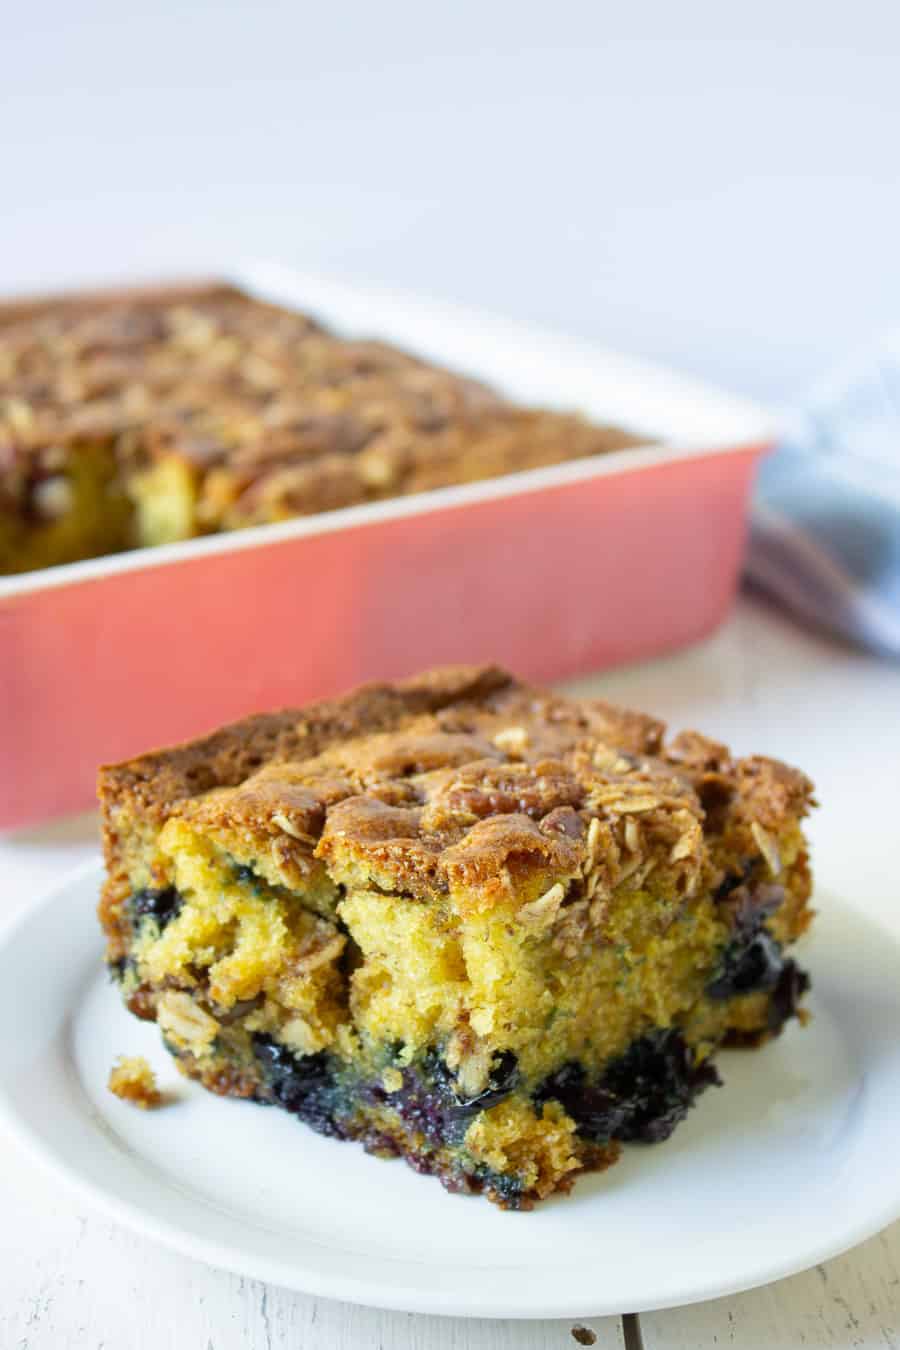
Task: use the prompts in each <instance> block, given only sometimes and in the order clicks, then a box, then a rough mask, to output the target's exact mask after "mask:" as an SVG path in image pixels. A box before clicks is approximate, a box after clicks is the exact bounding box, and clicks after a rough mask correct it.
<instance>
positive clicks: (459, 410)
mask: <svg viewBox="0 0 900 1350" xmlns="http://www.w3.org/2000/svg"><path fill="white" fill-rule="evenodd" d="M638 439H639V438H637V437H635V436H630V435H628V434H626V433H625V432H622V431H618V430H616V429H615V428H611V427H602V426H596V425H592V424H591V423H589V422H587V421H585V420H584V419H582V418H580V417H577V416H572V415H566V414H562V413H557V412H545V411H541V410H534V409H527V408H520V407H516V406H515V405H514V404H512V403H510V402H508V401H507V400H506V399H504V398H502V397H501V396H500V395H499V394H498V393H496V392H494V391H493V390H491V389H488V388H487V387H486V386H485V385H483V384H481V383H479V382H477V381H476V380H473V379H468V378H465V377H463V376H461V375H457V374H454V373H453V372H451V371H448V370H444V369H442V368H440V367H438V366H435V365H432V364H430V363H428V362H425V361H422V360H418V359H417V358H416V357H414V356H411V355H409V354H407V353H406V352H403V351H399V350H398V349H397V348H395V347H391V346H388V345H387V344H385V343H380V342H371V341H357V340H349V339H347V338H344V337H340V336H338V335H336V334H334V333H332V332H330V331H329V330H328V329H326V328H324V327H323V326H322V325H321V324H320V323H318V322H316V321H315V320H314V319H312V318H310V317H309V316H307V315H304V314H299V313H296V312H295V311H292V310H285V309H281V308H279V307H278V306H276V305H269V304H264V303H263V302H262V301H259V300H255V299H253V298H252V297H250V296H248V295H245V294H243V293H242V292H240V291H238V290H235V289H234V288H232V287H228V286H212V287H208V288H206V289H203V288H182V289H181V290H173V289H170V290H168V291H164V290H157V291H155V292H148V293H144V294H142V295H134V294H132V295H130V296H129V295H125V294H121V293H120V294H118V295H117V294H115V293H110V294H108V295H106V296H103V295H100V296H94V297H92V298H91V297H81V298H79V297H77V296H76V297H72V298H69V299H65V298H63V299H60V300H56V301H53V300H49V301H46V302H43V303H36V304H27V303H26V304H14V305H7V306H2V307H0V574H2V573H5V572H23V571H28V570H30V569H33V568H39V567H48V566H51V565H53V564H57V563H64V562H71V561H74V560H77V559H79V558H88V557H94V556H97V555H100V554H104V553H114V552H119V551H121V550H123V549H128V548H135V547H140V546H144V545H151V544H164V543H172V542H175V541H177V540H181V539H190V538H193V537H194V536H195V535H203V534H212V533H217V532H219V531H223V530H235V529H240V528H242V527H244V526H249V525H264V524H268V523H270V522H272V521H280V520H287V519H289V518H291V517H292V516H298V515H309V514H312V513H316V512H320V511H330V510H334V509H336V508H338V507H343V506H353V505H357V504H360V503H363V502H368V501H375V500H379V499H381V498H385V497H396V496H403V495H406V494H408V493H412V492H421V491H424V490H426V489H428V488H436V487H443V486H445V485H446V484H450V483H466V482H471V481H474V480H476V479H481V478H491V477H494V476H496V475H498V474H505V473H512V472H514V471H516V470H520V469H528V468H532V467H535V466H538V465H545V464H557V463H560V462H561V461H563V460H569V459H578V458H581V457H584V456H589V455H598V454H605V453H606V452H607V451H610V450H616V449H620V448H622V447H624V446H628V445H635V444H637V443H638Z"/></svg>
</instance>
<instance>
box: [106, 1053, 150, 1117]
mask: <svg viewBox="0 0 900 1350" xmlns="http://www.w3.org/2000/svg"><path fill="white" fill-rule="evenodd" d="M107 1087H108V1088H109V1090H110V1092H112V1093H114V1094H115V1096H116V1097H121V1099H122V1101H123V1102H131V1103H132V1105H134V1106H139V1107H140V1108H141V1110H142V1111H151V1110H153V1109H154V1108H155V1107H157V1106H161V1105H162V1100H163V1099H162V1093H161V1092H160V1091H159V1089H158V1088H157V1086H156V1075H155V1074H154V1072H153V1070H152V1069H151V1068H150V1065H149V1064H148V1063H147V1061H146V1060H145V1059H144V1057H143V1055H134V1056H131V1057H129V1056H127V1055H120V1056H119V1058H118V1059H117V1060H116V1062H115V1064H114V1065H113V1066H112V1069H111V1070H110V1073H109V1082H108V1083H107Z"/></svg>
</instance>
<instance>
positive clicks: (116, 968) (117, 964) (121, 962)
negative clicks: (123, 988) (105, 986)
mask: <svg viewBox="0 0 900 1350" xmlns="http://www.w3.org/2000/svg"><path fill="white" fill-rule="evenodd" d="M133 966H134V961H133V959H132V958H131V957H130V956H119V957H117V959H116V960H115V961H107V963H106V969H107V970H108V971H109V977H110V979H111V980H115V981H116V982H117V983H118V984H121V983H122V981H123V980H124V978H125V976H126V975H127V974H128V972H129V970H131V969H132V967H133Z"/></svg>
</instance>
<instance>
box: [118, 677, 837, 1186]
mask: <svg viewBox="0 0 900 1350" xmlns="http://www.w3.org/2000/svg"><path fill="white" fill-rule="evenodd" d="M663 732H664V728H663V727H662V725H661V724H660V723H659V722H657V721H655V720H654V719H652V718H650V717H645V716H642V715H641V714H638V713H631V712H625V711H623V710H620V709H617V708H613V707H610V706H609V705H607V704H605V703H602V702H599V701H596V700H583V701H575V700H572V699H567V698H562V697H559V696H557V695H555V694H553V693H550V692H548V691H546V690H542V689H536V688H533V687H530V686H528V685H525V684H522V683H520V682H519V681H517V680H515V679H514V678H513V677H512V676H510V675H508V674H506V673H504V672H503V671H501V670H496V669H491V668H487V669H465V668H454V669H446V670H437V671H433V672H430V673H428V674H425V675H422V676H420V677H418V678H416V679H412V680H409V681H406V682H404V683H401V684H397V685H390V686H384V685H373V686H369V687H366V688H363V689H361V690H359V691H357V692H356V693H353V694H350V695H349V696H348V697H346V698H343V699H339V700H336V701H334V702H327V703H318V704H315V705H312V706H310V707H307V708H303V709H298V710H291V711H285V712H279V713H271V714H262V715H260V716H256V717H250V718H248V719H246V720H245V721H243V722H239V723H237V724H235V725H234V726H230V727H225V728H224V729H222V730H220V731H217V732H215V733H214V734H212V735H211V736H208V737H205V738H204V739H201V740H198V741H195V742H193V743H191V744H189V745H184V746H180V747H176V748H175V749H171V750H163V751H159V752H156V753H152V754H148V755H145V756H142V757H140V758H138V759H135V760H132V761H131V762H129V763H126V764H120V765H116V766H112V767H108V768H105V769H103V770H102V771H101V775H100V796H101V801H102V804H103V812H104V820H105V846H106V862H107V868H108V879H107V882H106V885H105V888H104V892H103V897H102V900H101V904H100V917H101V920H102V923H103V926H104V929H105V931H106V934H107V937H108V940H109V945H108V957H107V959H108V962H109V966H110V969H111V971H112V972H113V974H114V976H115V978H116V980H117V981H118V983H119V985H120V986H121V990H122V994H123V997H124V999H125V1002H126V1004H127V1006H128V1007H129V1008H130V1009H131V1011H132V1012H134V1013H135V1014H136V1015H137V1016H138V1017H141V1018H147V1019H151V1020H153V1019H155V1020H156V1021H157V1022H158V1024H159V1026H160V1029H161V1031H162V1035H163V1038H164V1040H165V1042H166V1045H167V1046H168V1048H169V1049H170V1051H171V1052H172V1054H173V1055H174V1056H176V1058H177V1060H178V1063H179V1065H180V1067H181V1068H182V1069H183V1070H184V1072H185V1073H187V1074H189V1075H190V1076H191V1077H193V1078H196V1079H198V1080H199V1081H200V1082H201V1083H203V1084H204V1086H206V1087H207V1088H210V1089H211V1090H212V1091H214V1092H218V1093H222V1094H223V1095H226V1096H236V1097H245V1098H251V1099H253V1100H255V1101H258V1102H265V1103H271V1104H276V1105H280V1106H283V1107H284V1108H285V1109H287V1110H288V1111H291V1112H293V1113H294V1114H295V1115H297V1116H299V1117H300V1119H301V1120H303V1121H305V1122H306V1123H307V1124H309V1125H311V1126H312V1127H313V1129H316V1130H318V1131H320V1132H322V1133H324V1134H328V1135H332V1136H335V1137H336V1138H339V1139H357V1140H359V1141H360V1142H361V1143H362V1144H363V1145H364V1146H365V1147H366V1148H367V1149H369V1150H370V1151H372V1152H375V1153H379V1154H385V1155H400V1156H402V1157H405V1158H406V1159H407V1161H408V1162H409V1163H410V1164H411V1165H412V1166H413V1167H415V1168H416V1169H417V1170H419V1171H422V1172H429V1173H433V1174H435V1175H437V1176H438V1177H439V1178H440V1179H441V1181H442V1182H443V1183H444V1185H445V1186H446V1187H447V1188H448V1189H450V1190H461V1191H481V1192H483V1193H485V1194H486V1195H488V1196H489V1197H490V1198H491V1199H492V1200H495V1201H496V1202H498V1203H499V1204H501V1205H504V1206H507V1207H510V1208H529V1207H530V1206H531V1205H532V1203H533V1202H534V1201H535V1200H537V1199H539V1198H543V1197H545V1196H547V1195H549V1194H551V1193H552V1192H553V1191H557V1190H568V1189H569V1187H570V1186H571V1185H572V1183H573V1181H574V1179H575V1177H576V1176H577V1175H578V1173H579V1172H581V1171H584V1170H586V1169H595V1168H599V1167H605V1166H607V1165H608V1164H609V1163H611V1162H613V1161H614V1160H615V1158H616V1157H617V1155H618V1152H619V1149H620V1146H621V1143H623V1142H628V1141H632V1140H636V1141H642V1142H655V1141H657V1140H661V1139H665V1138H666V1137H667V1136H668V1135H669V1134H670V1133H671V1131H672V1130H673V1129H674V1127H675V1125H676V1124H677V1123H678V1122H679V1121H680V1120H681V1119H682V1118H683V1117H684V1115H685V1113H686V1112H687V1111H688V1109H689V1107H690V1106H691V1104H692V1103H693V1101H694V1099H695V1098H696V1097H697V1095H698V1093H700V1092H702V1091H703V1090H704V1089H705V1088H706V1087H708V1086H710V1085H712V1084H716V1083H718V1081H719V1079H718V1075H717V1073H716V1070H715V1067H714V1065H713V1059H712V1057H713V1055H714V1053H715V1051H716V1050H717V1048H718V1047H719V1046H720V1045H723V1044H726V1043H728V1044H731V1043H739V1044H745V1045H758V1044H760V1043H762V1042H763V1041H765V1040H766V1039H767V1038H768V1037H770V1036H772V1035H775V1034H777V1033H778V1032H779V1031H780V1030H781V1028H782V1026H783V1025H784V1023H785V1021H786V1020H787V1019H788V1018H790V1017H792V1016H794V1015H795V1014H797V1012H798V1001H799V999H800V997H801V995H802V994H803V993H804V992H805V990H806V988H807V986H808V979H807V977H806V975H805V974H804V973H803V972H802V971H801V970H800V968H799V967H798V966H797V965H796V964H795V962H794V960H793V959H792V958H791V957H789V956H788V955H787V954H786V953H787V948H788V946H789V944H790V943H792V942H793V941H794V939H795V938H797V937H798V936H799V935H800V934H801V933H802V932H803V931H804V929H805V928H806V927H807V925H808V923H809V921H810V917H811V912H810V910H809V909H808V907H807V901H808V898H809V893H810V878H809V871H808V867H807V853H806V846H805V843H804V839H803V835H802V833H801V829H800V822H801V819H802V817H803V816H804V814H805V813H806V811H807V809H808V807H809V806H810V804H811V785H810V783H809V782H808V780H807V779H806V778H805V777H804V776H803V774H801V773H799V772H798V771H797V770H795V769H791V768H788V767H787V766H785V765H783V764H780V763H778V762H776V761H774V760H769V759H763V758H759V757H752V758H749V759H733V758H732V757H731V755H730V754H729V752H728V750H727V749H726V748H725V746H723V745H719V744H716V743H715V742H713V741H709V740H706V739H705V738H704V737H702V736H700V735H697V734H696V733H693V732H691V733H686V734H682V735H680V736H677V737H675V738H674V739H673V740H669V741H666V740H665V739H664V735H663ZM763 1071H764V1070H763V1067H762V1066H761V1067H760V1072H763ZM302 1146H303V1144H302V1139H300V1138H298V1147H302Z"/></svg>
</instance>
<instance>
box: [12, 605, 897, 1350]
mask: <svg viewBox="0 0 900 1350" xmlns="http://www.w3.org/2000/svg"><path fill="white" fill-rule="evenodd" d="M577 688H578V689H579V690H580V691H582V692H602V693H603V694H604V695H606V696H609V697H613V698H617V699H620V700H621V701H623V702H628V701H630V702H631V703H633V704H634V705H636V706H638V707H642V706H643V707H646V708H648V709H650V710H652V711H654V712H659V713H661V714H663V715H665V716H667V717H668V718H669V719H670V721H671V722H672V723H673V724H676V725H692V724H693V725H699V726H700V727H702V729H703V730H705V731H707V732H708V733H709V734H711V735H713V736H717V737H720V738H722V739H726V740H730V741H731V742H732V743H733V745H734V746H735V747H736V748H737V749H738V750H741V751H751V750H752V751H768V752H771V753H775V754H778V755H780V756H782V757H783V758H786V759H793V760H795V761H796V762H797V763H799V764H801V765H802V766H803V767H804V768H805V769H807V770H808V771H809V772H810V773H811V774H812V775H813V777H814V778H815V779H816V782H817V784H818V787H819V793H820V798H821V801H822V803H823V808H822V810H821V812H820V813H819V814H818V816H817V817H816V819H815V821H814V822H813V825H812V834H813V840H814V847H815V850H816V860H817V865H818V869H819V872H820V874H821V875H822V876H826V875H827V878H828V883H829V886H830V887H831V888H832V889H835V890H838V889H840V891H841V893H842V894H843V895H845V896H847V897H848V898H849V899H851V900H852V901H853V903H855V904H857V905H859V906H860V907H861V908H869V909H870V910H871V909H872V908H873V907H874V906H876V905H877V903H878V902H877V900H876V898H875V897H877V895H878V893H879V888H878V887H877V886H875V885H873V886H871V887H869V886H868V884H867V881H868V879H869V878H875V879H877V878H878V877H879V876H880V877H881V878H882V879H883V878H884V876H885V875H889V876H890V875H893V874H894V873H895V872H896V870H897V853H896V849H897V842H896V841H897V834H898V829H900V825H898V823H897V821H896V811H897V804H898V801H900V793H898V788H897V784H898V765H900V666H896V665H894V666H891V665H887V664H885V663H879V662H877V661H875V660H873V659H871V658H869V657H867V656H864V655H861V654H860V653H857V652H854V651H850V650H848V649H846V648H843V647H840V646H837V645H834V644H830V643H828V642H826V641H823V640H822V639H820V638H817V637H813V636H810V635H807V634H804V633H802V632H801V631H800V630H798V629H796V628H793V627H791V626H789V625H788V624H787V623H786V622H785V621H784V620H783V619H781V618H780V617H778V616H776V615H774V614H772V613H771V612H770V611H769V610H767V609H766V608H765V607H763V606H762V605H761V604H760V603H759V602H757V601H753V600H748V599H744V600H742V602H741V604H740V606H739V608H738V610H737V612H736V614H735V615H734V617H733V618H732V619H731V621H730V622H729V623H728V624H727V625H726V627H725V628H724V629H723V630H722V631H720V632H719V633H718V634H717V635H716V636H715V637H714V638H712V639H711V640H710V641H708V642H706V643H704V644H703V645H702V646H699V647H696V648H694V649H693V650H691V651H689V652H685V653H681V654H679V655H677V656H674V657H670V658H668V659H666V660H662V661H657V662H653V663H651V664H648V665H646V666H643V667H641V668H639V669H635V670H630V671H620V672H615V673H614V674H611V675H606V676H601V677H597V678H595V679H591V680H584V681H581V682H579V684H578V686H577ZM49 771H50V772H52V766H50V769H49ZM95 829H96V823H95V821H94V819H93V818H92V817H82V818H80V819H78V820H72V821H65V822H61V823H58V824H55V825H53V826H49V827H46V828H43V829H40V830H34V831H29V832H24V833H19V834H17V835H16V836H14V837H12V838H6V839H0V917H5V916H6V915H7V914H10V913H12V912H13V911H14V910H15V909H16V908H17V907H18V906H20V905H22V904H24V903H26V902H27V901H28V900H29V899H30V898H31V897H32V896H33V895H35V894H36V893H37V892H39V891H40V890H41V889H43V888H45V887H47V886H49V885H51V884H53V883H54V882H55V881H56V880H57V879H58V878H59V877H60V876H62V875H63V874H64V873H65V872H66V870H67V869H68V868H70V867H71V866H73V865H74V864H75V863H77V862H80V861H81V860H82V859H83V858H85V857H87V856H89V855H90V854H91V852H92V851H93V850H94V848H95V847H96V845H95ZM888 889H889V888H888ZM884 890H885V887H884V885H883V880H882V886H881V892H882V893H883V892H884ZM870 892H871V893H870ZM882 903H883V902H882ZM879 917H880V918H882V919H886V920H888V921H889V922H891V923H893V924H896V925H897V926H898V928H900V905H897V906H896V909H895V912H893V913H891V914H886V913H884V912H881V913H879ZM898 978H900V972H898ZM4 1034H7V1035H8V1034H14V1031H12V1030H11V1029H9V1028H5V1029H4ZM898 1128H900V1122H898ZM897 1165H900V1164H898V1163H897V1160H896V1159H886V1160H885V1166H897ZM622 1311H623V1312H627V1311H628V1309H623V1310H622ZM575 1325H583V1326H585V1327H586V1329H587V1333H593V1334H594V1335H595V1337H596V1340H595V1341H594V1342H593V1343H594V1344H595V1345H596V1346H597V1347H598V1350H612V1348H613V1347H624V1346H626V1345H628V1344H629V1342H631V1344H632V1345H633V1344H634V1324H633V1323H629V1324H628V1325H627V1326H623V1324H622V1323H621V1322H620V1321H619V1319H617V1318H597V1319H593V1320H591V1319H586V1320H585V1321H584V1322H583V1323H579V1324H573V1323H572V1322H571V1321H551V1322H486V1321H465V1320H462V1319H453V1318H437V1317H416V1316H409V1315H406V1314H399V1313H398V1314H395V1313H383V1312H374V1311H370V1310H368V1309H363V1308H354V1307H350V1306H346V1305H343V1304H337V1303H331V1302H327V1301H325V1300H321V1299H315V1298H307V1297H304V1296H302V1295H299V1294H292V1293H288V1292H287V1291H285V1290H282V1289H277V1288H272V1287H270V1286H266V1285H263V1284H259V1283H256V1282H255V1281H251V1280H245V1279H242V1278H240V1277H238V1276H236V1275H229V1274H226V1273H225V1272H223V1271H219V1270H213V1269H210V1268H208V1267H206V1266H203V1265H201V1264H199V1263H197V1262H195V1261H191V1260H188V1259H186V1258H185V1257H182V1256H179V1255H176V1254H174V1253H171V1252H169V1251H166V1250H163V1249H162V1248H159V1247H156V1246H154V1245H153V1244H152V1243H150V1242H148V1241H146V1240H144V1239H142V1238H138V1237H135V1236H133V1235H132V1234H130V1233H128V1232H126V1231H124V1230H122V1229H119V1228H117V1227H115V1226H114V1225H113V1224H111V1223H110V1222H109V1221H107V1220H106V1219H104V1218H102V1217H100V1216H99V1215H97V1214H95V1213H92V1212H91V1211H89V1210H87V1209H85V1208H83V1206H82V1205H81V1203H79V1202H78V1201H74V1200H73V1199H72V1198H71V1197H70V1196H69V1195H68V1194H67V1193H63V1192H61V1191H60V1190H59V1189H58V1188H57V1186H56V1185H55V1184H54V1183H53V1182H50V1181H48V1180H47V1178H46V1177H45V1176H44V1175H43V1174H42V1173H41V1172H40V1171H38V1170H37V1169H36V1168H35V1167H34V1166H33V1165H32V1164H31V1163H30V1162H29V1161H28V1160H26V1158H24V1157H23V1156H22V1154H21V1153H20V1152H19V1151H18V1149H17V1148H16V1147H15V1146H14V1144H13V1143H12V1141H11V1140H8V1139H6V1138H4V1137H0V1350H67V1347H70V1346H71V1347H88V1348H89V1350H169V1347H172V1348H173V1350H174V1348H175V1347H177V1350H194V1348H195V1347H196V1350H237V1348H238V1347H242V1348H243V1347H250V1350H256V1348H257V1347H259V1350H344V1348H346V1350H349V1348H350V1347H353V1350H369V1348H370V1347H371V1350H488V1348H490V1350H513V1347H516V1348H517V1350H537V1347H542V1348H543V1347H546V1348H547V1350H552V1347H559V1350H575V1347H576V1346H577V1344H578V1343H579V1342H578V1340H576V1339H575V1338H573V1335H572V1332H573V1326H575ZM640 1331H641V1332H642V1334H643V1342H644V1345H645V1346H646V1347H647V1350H663V1348H664V1347H665V1348H666V1350H669V1348H671V1350H676V1347H678V1348H679V1350H682V1348H683V1350H688V1347H690V1350H697V1348H698V1347H704V1346H715V1345H721V1346H735V1347H740V1348H741V1350H758V1348H759V1347H761V1346H766V1347H771V1348H772V1350H781V1348H782V1347H784V1348H785V1350H786V1348H787V1347H794V1346H811V1347H814V1346H829V1347H832V1346H836V1347H843V1346H846V1347H850V1346H861V1347H866V1350H869V1348H870V1347H871V1348H872V1350H874V1347H876V1346H877V1347H882V1348H883V1347H900V1225H896V1226H894V1227H893V1228H891V1229H889V1230H888V1231H886V1232H885V1233H882V1234H881V1235H880V1236H879V1237H876V1238H874V1239H872V1240H871V1241H870V1242H867V1243H866V1244H865V1245H864V1246H862V1247H860V1248H858V1249H857V1250H856V1251H854V1252H851V1253H848V1254H846V1255H844V1256H841V1257H838V1258H837V1259H835V1260H833V1261H830V1262H829V1263H828V1264H827V1265H823V1266H818V1267H816V1269H815V1270H812V1271H810V1272H808V1273H807V1274H803V1275H798V1276H796V1277H795V1278H793V1279H789V1280H783V1281H781V1282H780V1283H778V1284H775V1285H771V1286H769V1287H768V1288H765V1289H759V1290H756V1291H753V1292H751V1293H747V1294H742V1295H739V1296H737V1297H733V1298H727V1299H719V1300H716V1301H715V1302H712V1303H706V1304H702V1305H699V1306H695V1307H692V1308H683V1309H674V1310H669V1311H664V1312H658V1313H645V1314H643V1315H642V1316H641V1318H640ZM587 1333H585V1332H580V1333H579V1334H580V1336H581V1341H582V1342H583V1343H591V1342H590V1334H587Z"/></svg>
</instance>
